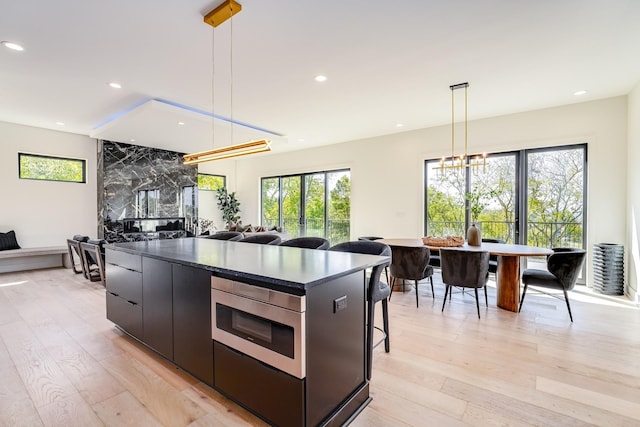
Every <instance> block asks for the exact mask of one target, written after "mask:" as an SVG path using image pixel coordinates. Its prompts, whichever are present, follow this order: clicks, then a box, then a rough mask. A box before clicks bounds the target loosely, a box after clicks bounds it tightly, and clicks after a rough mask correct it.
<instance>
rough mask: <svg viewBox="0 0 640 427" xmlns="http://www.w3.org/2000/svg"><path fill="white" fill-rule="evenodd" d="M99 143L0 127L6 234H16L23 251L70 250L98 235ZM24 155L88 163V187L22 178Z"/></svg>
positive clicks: (0, 212)
mask: <svg viewBox="0 0 640 427" xmlns="http://www.w3.org/2000/svg"><path fill="white" fill-rule="evenodd" d="M96 149H97V143H96V140H95V139H90V138H88V137H86V136H80V135H75V134H70V133H65V132H57V131H52V130H45V129H40V128H34V127H29V126H22V125H16V124H10V123H4V122H0V201H1V202H0V203H1V205H0V232H6V231H9V230H15V232H16V236H17V240H18V244H19V245H20V246H22V247H23V248H29V247H39V246H62V245H66V239H67V238H70V237H72V236H73V235H74V234H83V235H88V236H91V237H94V238H95V236H96V235H97V214H96V212H97V193H96ZM18 152H26V153H36V154H48V155H54V156H65V157H72V158H78V159H85V160H86V161H87V183H86V184H77V183H67V182H51V181H34V180H26V179H19V178H18Z"/></svg>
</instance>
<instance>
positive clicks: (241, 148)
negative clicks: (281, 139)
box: [184, 139, 271, 165]
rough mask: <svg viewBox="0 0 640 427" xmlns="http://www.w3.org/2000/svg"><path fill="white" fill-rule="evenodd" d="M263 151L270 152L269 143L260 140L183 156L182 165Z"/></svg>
mask: <svg viewBox="0 0 640 427" xmlns="http://www.w3.org/2000/svg"><path fill="white" fill-rule="evenodd" d="M265 151H271V141H267V140H266V139H261V140H259V141H251V142H245V143H242V144H236V145H229V146H227V147H221V148H216V149H215V150H208V151H201V152H200V153H193V154H185V155H184V164H185V165H195V164H197V163H204V162H210V161H212V160H222V159H228V158H230V157H238V156H244V155H247V154H255V153H263V152H265Z"/></svg>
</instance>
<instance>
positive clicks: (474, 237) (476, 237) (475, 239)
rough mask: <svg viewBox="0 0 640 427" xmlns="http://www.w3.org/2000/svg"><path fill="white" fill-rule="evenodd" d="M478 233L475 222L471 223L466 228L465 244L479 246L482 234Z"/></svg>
mask: <svg viewBox="0 0 640 427" xmlns="http://www.w3.org/2000/svg"><path fill="white" fill-rule="evenodd" d="M480 234H481V233H480V229H479V228H478V227H477V226H476V223H475V222H474V223H471V226H470V227H469V229H468V230H467V244H469V246H481V245H482V236H481V235H480Z"/></svg>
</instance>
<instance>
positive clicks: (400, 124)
mask: <svg viewBox="0 0 640 427" xmlns="http://www.w3.org/2000/svg"><path fill="white" fill-rule="evenodd" d="M402 126H404V125H403V124H402V123H396V127H397V128H401V127H402Z"/></svg>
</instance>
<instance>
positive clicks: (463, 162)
mask: <svg viewBox="0 0 640 427" xmlns="http://www.w3.org/2000/svg"><path fill="white" fill-rule="evenodd" d="M449 89H451V157H442V158H441V159H440V165H439V166H437V167H435V169H437V170H447V169H456V170H462V169H463V168H468V167H474V168H475V169H476V170H477V169H478V168H479V167H480V166H482V168H483V171H484V170H485V169H486V166H487V154H486V153H483V154H481V155H477V156H469V154H468V153H467V148H468V145H467V141H468V131H467V128H468V127H467V126H468V122H467V101H468V96H467V90H468V89H469V83H468V82H464V83H458V84H455V85H451V86H449ZM458 89H464V126H463V129H464V137H463V138H464V151H463V153H462V154H456V110H455V96H454V95H455V93H454V92H455V91H456V90H458Z"/></svg>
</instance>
